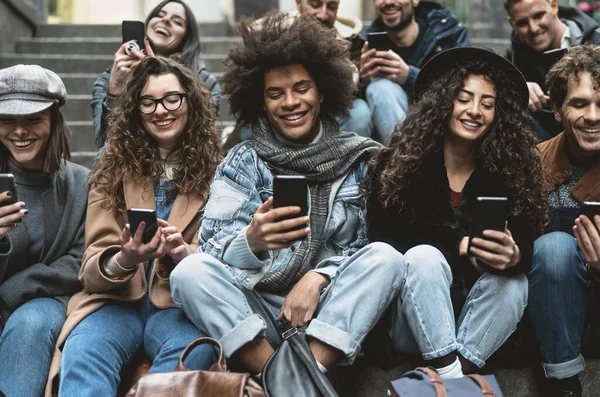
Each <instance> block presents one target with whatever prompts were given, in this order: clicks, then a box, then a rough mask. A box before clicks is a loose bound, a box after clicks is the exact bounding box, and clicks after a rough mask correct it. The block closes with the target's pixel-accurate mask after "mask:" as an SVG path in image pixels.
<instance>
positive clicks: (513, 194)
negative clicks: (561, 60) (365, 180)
mask: <svg viewBox="0 0 600 397" xmlns="http://www.w3.org/2000/svg"><path fill="white" fill-rule="evenodd" d="M415 96H416V98H415V99H416V101H415V103H414V104H413V106H412V107H411V108H410V110H409V112H408V115H407V118H406V120H405V121H404V123H402V124H401V125H398V126H397V127H396V132H395V133H394V135H393V137H392V140H391V143H390V145H389V147H386V148H383V149H382V150H381V151H380V152H379V153H378V154H377V156H376V157H374V158H373V160H372V162H371V166H372V167H371V175H370V178H369V186H368V190H369V191H370V195H369V199H368V203H369V205H368V213H367V214H368V215H367V217H368V233H369V240H370V241H384V242H386V243H389V244H391V245H392V246H394V247H395V248H396V249H397V250H398V251H400V252H401V253H404V254H405V258H406V261H407V262H408V266H407V279H406V284H405V286H404V287H403V288H402V289H401V291H400V293H399V295H398V298H397V300H396V302H395V303H394V305H393V307H392V310H391V311H392V319H393V322H392V331H391V335H392V339H393V346H394V350H395V352H403V353H417V354H420V355H421V356H422V357H423V359H425V360H426V361H427V362H428V364H429V365H431V366H433V367H436V368H438V370H439V372H440V375H441V376H442V378H444V377H445V378H451V377H457V376H461V375H462V374H463V373H470V372H474V371H475V370H476V369H477V367H483V366H484V365H485V361H486V359H487V358H488V357H490V356H491V354H492V353H494V351H496V350H497V349H498V348H499V347H500V345H502V343H504V341H505V340H506V339H507V338H508V337H509V336H510V334H511V333H512V332H513V331H514V330H515V328H516V325H517V322H518V321H519V320H520V318H521V316H522V314H523V310H524V309H525V305H526V302H527V279H526V277H525V274H524V273H525V272H526V271H527V269H528V268H529V267H530V265H531V256H532V249H533V241H534V238H535V236H536V235H537V232H538V231H539V230H540V229H541V227H542V225H543V223H544V219H545V202H544V199H543V195H542V187H541V180H542V174H541V167H540V162H539V160H538V158H537V156H536V152H535V138H534V137H535V130H534V127H533V125H532V121H531V118H530V116H529V115H528V113H527V103H528V93H527V85H526V82H525V80H524V79H523V77H522V76H521V74H520V73H519V72H518V70H517V69H515V68H514V66H513V65H512V64H510V62H508V61H506V60H504V59H503V58H502V57H501V56H499V55H497V54H495V53H493V52H491V51H488V50H484V49H479V48H457V49H452V50H448V51H445V52H443V53H440V54H439V55H437V56H436V57H434V58H432V59H431V60H430V61H429V62H428V63H427V64H426V65H425V66H424V67H423V69H422V70H421V72H420V75H419V77H418V79H417V82H416V84H415ZM482 196H488V197H489V196H491V197H506V198H507V199H508V200H507V203H508V206H507V207H508V210H507V222H506V224H505V227H504V230H501V231H496V230H486V231H484V232H483V237H480V238H474V239H473V240H472V245H471V246H470V247H469V228H470V226H471V223H472V222H476V221H481V220H482V219H477V220H475V219H474V216H473V212H474V209H475V206H476V202H477V198H478V197H482ZM486 215H495V214H489V213H488V214H486ZM480 218H481V217H480ZM483 220H485V219H483Z"/></svg>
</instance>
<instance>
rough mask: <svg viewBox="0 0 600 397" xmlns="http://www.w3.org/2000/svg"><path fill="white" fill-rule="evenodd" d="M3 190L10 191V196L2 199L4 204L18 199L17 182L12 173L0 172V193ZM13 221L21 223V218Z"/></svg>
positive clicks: (12, 202)
mask: <svg viewBox="0 0 600 397" xmlns="http://www.w3.org/2000/svg"><path fill="white" fill-rule="evenodd" d="M4 192H12V196H11V197H10V198H9V199H8V201H4V203H3V204H4V205H10V204H14V203H16V202H17V201H19V195H18V194H17V184H16V182H15V176H14V175H13V174H0V194H1V193H4ZM15 223H21V219H19V220H18V221H17V222H15Z"/></svg>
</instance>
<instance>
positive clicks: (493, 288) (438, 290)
mask: <svg viewBox="0 0 600 397" xmlns="http://www.w3.org/2000/svg"><path fill="white" fill-rule="evenodd" d="M404 260H405V262H406V267H405V272H406V273H405V275H404V279H405V280H406V282H405V283H404V285H402V286H401V288H400V292H399V294H398V298H397V300H396V301H395V302H394V303H393V305H394V306H393V323H392V324H393V325H392V330H391V331H390V336H391V338H392V341H393V346H394V350H395V351H396V352H397V353H408V354H420V355H422V357H423V359H425V360H432V359H435V358H439V357H443V356H445V355H446V354H448V353H450V352H453V351H457V352H458V353H460V354H461V355H462V356H463V357H464V358H466V359H467V360H469V361H470V362H472V363H473V364H475V365H477V366H478V367H480V368H481V367H483V366H485V361H486V360H487V359H488V358H489V357H490V356H491V355H492V353H494V352H495V351H496V350H497V349H498V348H499V347H500V346H501V345H502V343H504V342H505V341H506V339H507V338H508V337H509V336H510V335H511V334H512V333H513V332H514V330H515V329H516V327H517V323H518V322H519V320H520V319H521V317H522V315H523V311H524V310H525V306H526V304H527V278H526V276H525V275H524V274H521V275H519V276H514V277H503V276H496V275H493V274H490V273H484V274H482V275H481V277H480V278H479V279H478V280H477V282H476V283H475V284H474V285H473V287H472V288H471V290H470V292H469V295H468V297H467V300H466V303H465V305H464V307H463V309H462V311H461V314H460V317H459V319H458V324H457V325H455V319H454V310H453V308H452V301H451V299H450V285H451V284H452V272H451V270H450V266H449V265H448V262H447V261H446V258H445V257H444V255H442V253H441V252H440V251H439V250H438V249H436V248H434V247H432V246H430V245H419V246H416V247H413V248H411V249H410V250H408V251H407V252H406V254H405V255H404Z"/></svg>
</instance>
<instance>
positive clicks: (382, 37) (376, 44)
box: [367, 32, 392, 51]
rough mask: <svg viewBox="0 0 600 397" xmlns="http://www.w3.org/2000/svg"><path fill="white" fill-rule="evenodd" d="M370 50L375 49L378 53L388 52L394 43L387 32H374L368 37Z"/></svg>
mask: <svg viewBox="0 0 600 397" xmlns="http://www.w3.org/2000/svg"><path fill="white" fill-rule="evenodd" d="M367 41H368V42H369V48H375V49H376V50H377V51H387V50H389V49H391V48H392V42H391V41H390V38H389V37H388V35H387V33H386V32H374V33H369V34H368V35H367Z"/></svg>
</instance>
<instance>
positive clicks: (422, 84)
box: [414, 47, 529, 109]
mask: <svg viewBox="0 0 600 397" xmlns="http://www.w3.org/2000/svg"><path fill="white" fill-rule="evenodd" d="M470 61H484V62H486V63H488V64H489V65H490V68H493V69H502V70H503V71H504V72H505V73H507V74H509V76H510V77H509V78H510V79H511V80H512V81H514V82H515V87H516V89H517V92H518V98H519V104H520V105H521V107H522V108H523V109H527V105H528V104H529V90H528V89H527V82H526V81H525V78H524V77H523V74H522V73H521V72H520V71H519V69H517V68H516V67H515V65H513V64H512V63H511V62H510V61H509V60H508V59H506V58H504V57H502V56H500V55H498V54H496V53H495V52H494V51H492V50H488V49H486V48H479V47H457V48H451V49H449V50H445V51H442V52H440V53H439V54H437V55H435V56H434V57H433V58H431V59H430V60H429V61H427V63H426V64H425V65H423V67H422V68H421V71H420V72H419V75H418V76H417V80H416V81H415V87H414V99H415V100H416V101H418V100H419V99H420V98H421V96H422V95H423V92H425V90H426V89H427V87H428V86H429V85H430V84H431V82H432V81H433V80H435V79H436V78H438V77H439V76H440V75H441V74H443V73H444V72H446V71H448V70H449V69H452V68H454V67H456V66H460V65H461V64H464V63H467V62H470Z"/></svg>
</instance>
